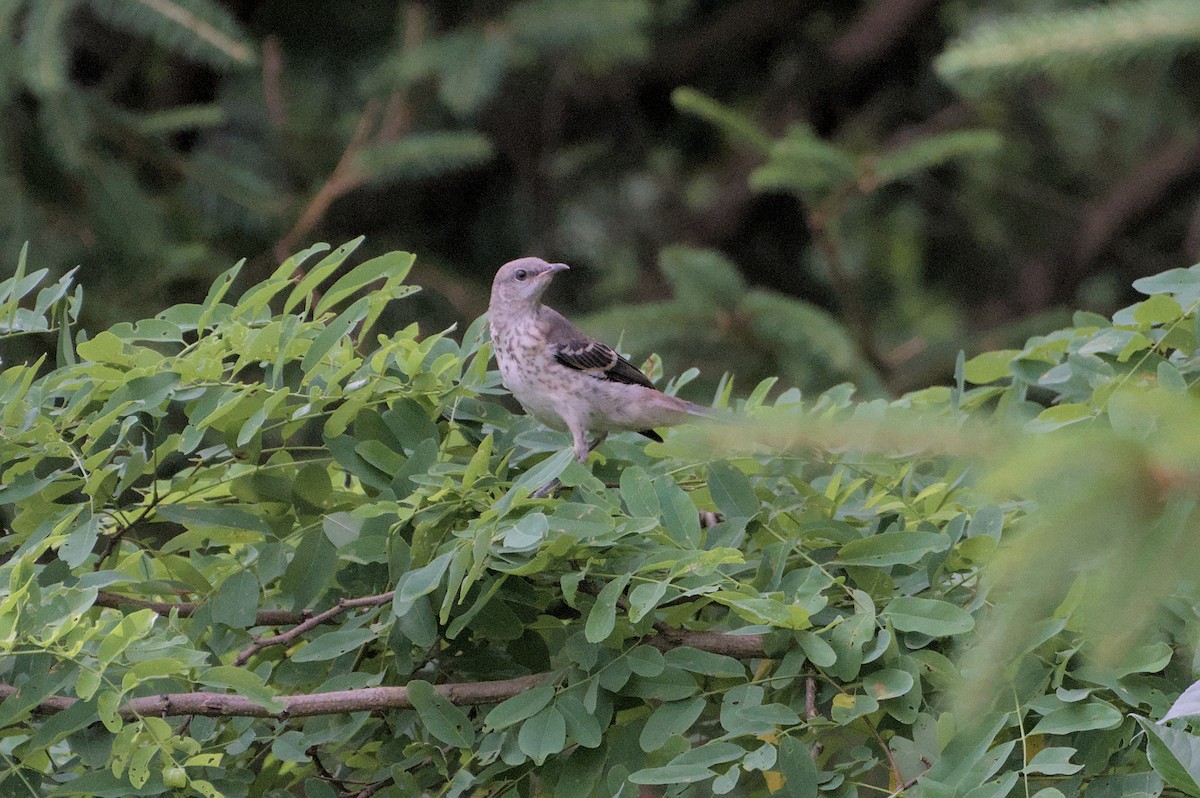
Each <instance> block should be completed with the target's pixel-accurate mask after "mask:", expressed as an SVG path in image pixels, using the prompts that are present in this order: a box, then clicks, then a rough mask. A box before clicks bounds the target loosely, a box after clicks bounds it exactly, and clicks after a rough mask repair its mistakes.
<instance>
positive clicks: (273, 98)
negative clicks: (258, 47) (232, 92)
mask: <svg viewBox="0 0 1200 798" xmlns="http://www.w3.org/2000/svg"><path fill="white" fill-rule="evenodd" d="M262 56H263V66H262V77H263V104H264V105H266V107H267V120H268V121H269V122H270V123H271V127H273V128H275V129H276V130H282V129H284V128H285V127H287V107H286V106H285V105H284V104H283V49H282V48H281V47H280V46H279V37H278V36H276V35H274V34H271V35H270V36H267V37H266V38H265V39H263V50H262Z"/></svg>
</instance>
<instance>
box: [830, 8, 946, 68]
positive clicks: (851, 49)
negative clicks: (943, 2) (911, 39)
mask: <svg viewBox="0 0 1200 798" xmlns="http://www.w3.org/2000/svg"><path fill="white" fill-rule="evenodd" d="M932 3H933V0H876V2H875V3H874V4H873V5H871V6H870V7H868V8H867V9H865V10H864V11H863V12H862V13H861V14H859V16H858V18H857V19H855V20H854V22H853V23H851V25H850V27H849V29H847V30H846V32H845V33H843V34H842V35H841V36H839V37H838V40H837V41H836V42H834V43H833V46H831V47H830V48H829V56H830V58H832V59H833V60H834V61H836V62H838V63H839V64H841V65H842V66H847V67H859V66H865V65H867V64H871V63H873V62H875V61H877V60H878V59H879V58H881V57H883V56H884V55H886V54H887V52H888V50H890V49H891V48H892V47H893V46H894V45H895V44H896V42H897V41H898V40H899V39H900V38H901V37H903V36H906V35H907V34H908V32H909V30H911V29H912V27H913V25H915V24H916V22H917V20H918V19H920V17H921V15H922V14H923V13H924V12H925V9H926V8H928V7H929V6H930V5H931V4H932Z"/></svg>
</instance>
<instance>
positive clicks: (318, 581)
mask: <svg viewBox="0 0 1200 798" xmlns="http://www.w3.org/2000/svg"><path fill="white" fill-rule="evenodd" d="M337 567H338V558H337V549H336V548H334V546H333V544H332V543H330V542H329V538H327V537H326V536H325V532H324V531H323V530H320V529H309V530H307V531H306V532H305V533H304V536H303V537H302V538H301V539H300V545H298V546H297V547H296V553H295V555H294V556H293V557H292V561H291V562H290V563H288V566H287V569H286V570H285V571H284V572H283V579H282V580H281V581H280V585H279V587H280V590H282V591H283V593H284V594H285V595H288V596H291V598H292V608H293V609H304V608H305V607H307V606H309V605H310V604H312V603H313V601H315V600H316V599H317V597H318V596H320V595H321V594H322V593H324V592H325V588H327V587H328V586H329V585H330V583H332V582H333V577H334V574H335V573H337Z"/></svg>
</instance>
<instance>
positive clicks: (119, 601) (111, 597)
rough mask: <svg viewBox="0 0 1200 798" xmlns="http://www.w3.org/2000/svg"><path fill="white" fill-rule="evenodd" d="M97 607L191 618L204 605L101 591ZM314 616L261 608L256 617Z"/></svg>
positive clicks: (272, 620) (267, 620) (269, 620)
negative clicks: (134, 608)
mask: <svg viewBox="0 0 1200 798" xmlns="http://www.w3.org/2000/svg"><path fill="white" fill-rule="evenodd" d="M94 603H95V605H96V606H97V607H107V608H109V609H113V610H119V609H121V608H122V607H137V608H138V609H148V610H154V611H155V612H157V613H158V614H159V615H163V616H168V615H170V614H171V613H173V612H174V613H176V614H178V615H179V617H180V618H190V617H191V616H192V615H194V614H195V613H196V610H198V609H200V607H202V606H204V605H203V602H198V601H147V600H146V599H139V598H133V597H131V596H122V595H120V594H119V593H109V592H106V591H103V590H102V591H100V592H99V593H97V594H96V601H95V602H94ZM312 616H313V613H312V610H300V611H298V612H297V611H294V610H259V611H258V613H257V614H256V615H255V618H254V625H255V626H286V625H288V624H293V623H303V622H304V621H307V620H308V619H309V618H311V617H312Z"/></svg>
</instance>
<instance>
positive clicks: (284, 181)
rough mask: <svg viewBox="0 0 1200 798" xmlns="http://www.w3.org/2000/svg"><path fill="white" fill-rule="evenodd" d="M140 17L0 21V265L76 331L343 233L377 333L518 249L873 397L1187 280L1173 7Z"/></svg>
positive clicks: (1191, 63) (279, 5)
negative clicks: (397, 295) (40, 276)
mask: <svg viewBox="0 0 1200 798" xmlns="http://www.w3.org/2000/svg"><path fill="white" fill-rule="evenodd" d="M161 8H168V9H173V10H174V11H176V12H178V13H173V14H170V15H164V14H161V13H159V11H158V10H154V9H149V8H147V7H144V6H142V5H141V4H140V3H126V2H122V0H89V1H88V2H83V1H82V0H80V1H79V2H57V1H55V2H50V1H49V0H47V1H45V2H42V1H40V0H39V1H38V2H25V3H21V2H17V3H13V4H8V5H6V6H5V7H4V9H5V10H3V11H0V37H2V40H3V42H4V46H3V47H0V107H2V112H0V264H3V265H2V266H0V270H2V271H3V272H8V271H11V269H12V267H13V266H14V265H15V263H16V259H17V253H18V251H19V249H20V247H21V244H22V243H23V242H25V241H28V242H29V244H30V256H29V266H30V269H36V268H49V269H50V270H51V271H52V272H53V273H56V274H57V273H61V272H63V271H65V270H67V269H69V268H72V267H74V266H77V265H78V266H80V267H81V268H80V271H79V280H80V282H81V283H82V284H83V285H84V287H85V306H84V307H85V314H84V317H83V319H82V324H83V326H84V327H85V328H87V329H89V330H92V331H93V332H94V331H97V330H99V329H103V328H104V327H105V326H107V325H109V324H111V323H113V322H115V321H119V320H128V319H133V318H141V317H145V316H149V315H152V314H154V313H156V312H158V311H159V310H161V309H163V308H165V307H167V306H168V305H170V304H173V303H177V302H187V301H198V300H199V299H200V298H202V297H203V296H204V293H205V291H206V290H207V287H208V285H209V283H210V281H211V280H212V278H213V277H214V276H215V275H216V274H218V273H220V272H221V271H223V270H225V269H226V268H228V267H229V266H230V265H232V264H233V263H234V262H235V261H237V260H238V259H239V258H242V257H245V258H247V259H248V264H247V267H246V269H245V270H244V271H243V277H242V278H241V280H242V284H243V285H248V284H249V283H250V282H251V281H253V280H254V279H256V278H260V277H262V276H264V275H266V274H268V273H269V272H270V271H271V270H273V269H274V268H275V267H276V266H277V265H278V264H279V262H280V261H281V259H282V258H283V257H285V256H286V255H288V254H290V253H292V252H295V251H298V250H300V249H303V248H304V247H306V246H308V245H309V244H311V243H313V242H315V241H328V242H331V243H333V244H338V243H341V242H343V241H345V240H348V239H351V238H354V237H356V236H358V235H360V234H365V235H366V236H367V240H366V243H365V244H364V245H363V246H362V247H361V248H360V249H359V253H358V254H359V256H363V257H365V256H370V255H374V254H379V253H382V252H385V251H388V250H392V249H404V250H408V251H412V252H415V253H416V254H417V266H416V268H415V270H414V274H413V277H412V280H413V282H416V283H418V284H420V285H423V286H425V287H426V288H427V289H428V290H427V291H426V292H424V293H422V294H421V295H419V297H418V298H415V299H412V300H406V301H405V302H404V303H402V306H397V308H396V309H395V310H394V314H395V317H394V318H392V319H389V320H388V321H389V323H395V324H399V323H406V322H407V321H411V320H412V319H414V318H415V319H418V320H420V321H421V323H422V325H423V327H424V328H425V329H429V330H433V329H442V328H444V327H446V326H448V325H450V324H452V323H460V324H461V323H463V322H466V321H469V320H470V319H472V318H474V317H475V316H477V315H478V314H479V313H481V312H483V311H484V309H485V308H486V303H487V292H488V286H489V282H490V279H491V275H492V274H493V273H494V271H495V269H496V268H497V267H498V266H499V265H500V264H501V263H503V262H504V261H506V260H509V259H511V258H513V257H517V256H521V255H526V254H537V255H542V256H544V257H547V258H549V259H554V260H565V261H567V262H568V263H570V264H571V265H572V267H573V270H572V271H571V272H570V273H568V274H567V275H564V276H563V277H562V278H560V279H559V283H558V285H556V286H555V289H554V292H553V293H552V295H551V301H552V303H553V304H556V305H558V306H559V307H561V308H562V309H563V310H564V311H566V312H568V314H570V315H572V316H574V317H576V318H580V319H582V320H584V321H585V322H586V323H587V324H588V325H589V326H590V328H591V329H593V330H595V331H596V332H597V333H598V334H602V335H605V336H612V337H614V338H615V337H617V336H621V337H622V346H623V347H624V348H625V349H626V350H628V351H630V352H632V354H633V355H634V356H635V357H636V358H637V359H640V358H642V357H644V356H646V355H647V354H649V353H650V352H651V351H657V352H659V353H661V354H662V355H663V358H664V361H665V370H666V373H668V374H678V373H679V372H681V371H683V370H684V369H686V368H687V367H689V366H692V365H698V366H700V367H701V368H702V371H703V372H704V378H702V380H701V383H700V384H701V385H707V386H710V387H711V386H712V385H713V384H715V382H716V380H717V378H719V376H720V374H721V373H722V372H724V371H731V372H735V373H736V374H737V375H738V378H739V381H738V383H737V385H738V388H739V390H743V391H744V390H748V389H749V388H750V387H751V386H752V385H753V384H754V382H755V381H756V380H758V379H760V378H762V377H765V376H768V375H772V374H778V375H780V376H781V377H782V378H783V381H784V382H785V383H789V384H796V385H800V386H801V387H803V388H805V389H808V390H811V389H819V388H823V387H827V386H828V385H831V384H833V383H835V382H838V381H841V380H844V379H850V380H853V381H855V382H856V383H858V384H859V385H860V386H861V387H862V389H863V391H864V392H866V393H868V394H871V393H875V394H878V393H892V394H896V393H899V392H902V391H905V390H910V389H913V388H917V387H922V386H925V385H929V384H937V383H944V382H946V381H947V380H948V379H950V377H951V375H952V373H953V367H954V360H955V357H956V356H957V354H958V352H959V351H960V350H966V352H967V354H968V355H971V354H974V353H976V352H979V351H982V350H984V349H991V348H999V347H1017V348H1019V347H1020V346H1021V344H1022V342H1023V341H1024V340H1025V338H1026V337H1027V336H1029V335H1031V334H1034V333H1038V332H1044V331H1048V330H1051V329H1054V328H1055V327H1057V326H1061V325H1063V324H1065V323H1068V322H1069V321H1070V318H1071V316H1070V311H1071V310H1075V309H1089V310H1094V311H1098V312H1102V313H1111V312H1112V311H1113V310H1114V309H1116V308H1119V307H1121V306H1122V305H1124V304H1127V303H1128V302H1130V301H1132V299H1133V295H1132V293H1131V292H1130V289H1129V284H1130V283H1131V282H1132V281H1133V280H1134V279H1136V278H1138V277H1140V276H1144V275H1148V274H1153V273H1156V272H1160V271H1163V270H1165V269H1169V268H1175V267H1181V266H1188V265H1190V264H1192V263H1193V262H1195V261H1196V260H1197V259H1198V257H1200V137H1198V136H1197V125H1196V117H1197V110H1198V103H1200V39H1198V38H1197V35H1196V33H1195V31H1196V30H1198V29H1200V26H1198V25H1197V24H1196V23H1197V21H1198V18H1200V10H1198V8H1200V4H1196V3H1194V2H1190V1H1189V2H1164V1H1163V0H1158V1H1157V2H1137V3H1111V4H1110V3H1086V2H1066V1H1065V0H1040V1H1039V2H1025V1H1022V0H1007V1H1004V0H993V1H991V2H971V1H969V0H962V1H959V2H952V1H946V2H936V1H935V0H874V1H873V2H846V1H845V0H829V1H827V2H811V1H810V2H803V1H801V0H726V1H722V2H718V1H716V0H694V1H692V2H688V1H687V0H656V1H652V0H527V1H526V2H484V1H483V0H459V1H457V2H440V3H394V2H383V1H382V0H363V2H316V1H310V2H304V1H301V2H282V0H277V1H276V2H264V3H258V2H252V1H251V0H227V1H226V2H217V1H216V0H189V2H186V3H182V2H181V3H178V4H176V3H172V2H166V3H164V4H163V5H162V6H161ZM1163 20H1167V22H1166V23H1164V22H1163ZM1118 30H1120V31H1123V32H1124V33H1125V34H1128V33H1129V31H1131V30H1132V31H1133V33H1132V35H1122V36H1118V35H1117V32H1118ZM681 87H689V88H691V89H694V90H695V91H696V92H699V93H700V94H701V95H704V96H705V97H707V98H710V99H711V100H712V101H715V103H718V104H719V105H714V106H712V108H718V109H722V110H721V111H720V112H721V113H728V114H729V116H728V117H727V118H726V119H725V121H726V122H727V123H728V124H726V125H723V124H721V123H720V120H716V121H717V123H716V124H714V117H713V115H712V114H709V115H708V117H707V118H704V117H705V114H703V113H697V112H696V110H695V106H694V104H693V105H691V106H689V105H688V103H687V102H686V99H682V100H681V99H680V95H679V94H678V93H677V90H679V89H680V88H681ZM673 98H674V101H673ZM714 113H716V112H714ZM731 120H733V121H731ZM737 124H743V125H749V126H750V127H752V128H754V129H755V130H757V133H755V134H754V135H757V136H759V137H764V136H765V138H762V139H761V141H760V143H759V144H755V141H756V139H754V137H753V136H751V137H750V138H747V137H745V136H739V135H737V133H736V130H735V129H734V128H736V125H737ZM729 125H733V128H730V127H729ZM731 130H732V131H733V133H732V135H731ZM963 131H974V132H976V133H977V134H978V135H977V136H976V138H975V139H972V140H971V142H970V143H969V144H966V145H963V146H957V145H955V144H954V142H956V141H959V140H958V139H954V138H953V137H954V136H955V135H956V134H959V133H961V132H963ZM947 136H949V137H950V138H947ZM789 137H790V138H789ZM784 140H786V141H790V142H791V144H790V145H789V144H787V143H786V141H785V143H784V144H780V143H779V142H780V141H784ZM921 146H925V147H926V150H928V151H929V152H934V153H935V155H934V156H931V157H929V158H928V159H927V161H928V162H927V163H925V165H924V166H923V167H922V168H918V169H914V170H912V171H910V172H908V173H906V174H904V175H903V176H902V177H901V178H900V179H897V180H894V181H890V182H883V183H882V184H877V183H878V181H877V180H876V179H875V175H876V166H877V164H880V163H883V159H886V158H887V157H888V155H889V154H894V153H897V152H920V151H921V150H920V147H921ZM846 163H850V164H852V165H853V168H852V169H851V170H850V172H847V171H846V170H845V169H844V168H843V166H844V164H846ZM831 164H832V165H831ZM839 164H841V166H839ZM764 166H765V167H772V166H774V168H775V171H774V172H768V171H762V169H763V167H764ZM781 174H782V175H784V177H782V178H781V177H780V175H781ZM772 175H773V176H774V177H772ZM678 245H686V246H687V247H690V248H691V249H679V248H678ZM668 248H673V249H668ZM664 249H666V250H667V254H666V255H665V256H663V255H662V253H663V251H664ZM708 251H711V253H716V254H717V255H720V256H721V257H714V256H712V255H710V254H709V252H708ZM672 263H675V264H676V265H677V268H674V269H673V268H672V266H671V264H672ZM733 270H736V274H737V275H740V278H741V280H743V281H744V283H745V284H746V285H747V286H750V287H751V288H752V289H754V290H751V291H744V290H743V289H742V288H741V287H740V286H738V284H737V281H736V280H734V281H733V282H732V283H731V282H729V280H730V279H732V278H731V274H732V273H733ZM701 284H703V286H704V288H703V290H688V286H689V285H690V286H693V287H695V286H697V285H701ZM648 303H649V304H648ZM630 306H635V307H632V308H631V307H630Z"/></svg>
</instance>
